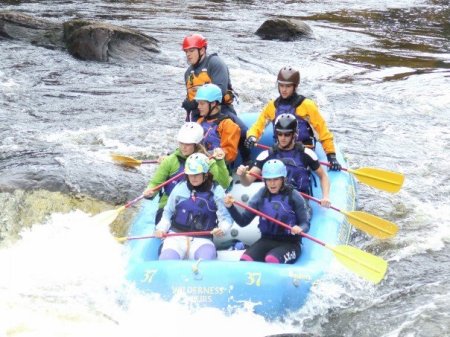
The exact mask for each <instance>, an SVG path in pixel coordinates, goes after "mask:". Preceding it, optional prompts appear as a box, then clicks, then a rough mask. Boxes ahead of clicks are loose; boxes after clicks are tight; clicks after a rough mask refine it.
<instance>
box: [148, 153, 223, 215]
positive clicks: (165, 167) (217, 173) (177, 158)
mask: <svg viewBox="0 0 450 337" xmlns="http://www.w3.org/2000/svg"><path fill="white" fill-rule="evenodd" d="M185 161H186V157H185V156H183V155H182V153H181V151H180V149H176V150H175V151H174V152H173V153H172V154H170V155H169V156H167V157H166V158H164V160H163V161H162V162H161V164H160V165H159V166H158V168H157V169H156V171H155V173H154V174H153V177H152V179H151V180H150V182H149V183H148V186H147V188H153V187H155V186H158V185H159V184H161V183H163V182H165V181H166V180H168V179H170V178H171V177H173V176H175V175H177V174H178V173H180V172H182V171H183V169H184V162H185ZM209 163H210V165H209V171H210V172H211V174H212V175H213V177H214V180H215V181H216V182H218V183H219V184H220V185H221V186H222V187H223V188H228V186H230V176H229V173H228V169H227V166H226V164H225V161H224V160H214V159H212V160H210V162H209ZM181 180H184V175H183V176H182V177H180V178H179V179H177V180H175V181H173V182H172V183H170V184H168V185H166V186H165V187H164V188H163V190H162V191H161V194H162V195H161V198H160V200H159V207H158V208H163V207H164V206H165V205H166V203H167V198H168V197H169V195H170V193H171V192H172V190H173V188H174V187H175V185H176V184H177V183H179V182H180V181H181Z"/></svg>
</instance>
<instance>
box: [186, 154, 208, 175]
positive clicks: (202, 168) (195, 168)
mask: <svg viewBox="0 0 450 337" xmlns="http://www.w3.org/2000/svg"><path fill="white" fill-rule="evenodd" d="M208 171H209V164H208V157H206V156H205V155H204V154H203V153H193V154H191V155H190V156H189V157H188V158H187V159H186V163H185V164H184V173H185V174H199V173H208Z"/></svg>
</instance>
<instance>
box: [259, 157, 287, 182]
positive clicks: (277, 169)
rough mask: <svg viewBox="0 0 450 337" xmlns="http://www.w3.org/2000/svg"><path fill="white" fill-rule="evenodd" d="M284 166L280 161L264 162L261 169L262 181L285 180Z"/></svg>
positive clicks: (285, 171)
mask: <svg viewBox="0 0 450 337" xmlns="http://www.w3.org/2000/svg"><path fill="white" fill-rule="evenodd" d="M286 176H287V170H286V166H285V165H284V163H283V162H282V161H281V160H278V159H270V160H268V161H266V162H265V164H264V165H263V168H262V177H263V178H264V179H274V178H281V177H283V178H286Z"/></svg>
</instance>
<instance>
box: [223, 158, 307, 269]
mask: <svg viewBox="0 0 450 337" xmlns="http://www.w3.org/2000/svg"><path fill="white" fill-rule="evenodd" d="M262 176H263V179H264V184H265V186H264V187H263V188H261V189H260V190H259V191H258V192H257V193H256V194H255V195H254V196H253V197H252V198H251V199H250V201H249V204H248V205H249V206H250V207H252V208H255V209H257V210H258V211H260V212H262V213H264V214H267V215H269V216H271V217H273V218H275V219H277V220H279V221H282V222H284V223H285V224H287V225H289V226H290V227H291V229H290V230H287V229H286V228H284V227H281V226H280V225H278V224H276V223H273V222H271V221H269V220H267V219H265V218H262V217H260V218H259V224H258V227H259V230H260V231H261V238H260V239H259V240H258V241H256V242H255V243H254V244H253V245H251V246H250V247H249V248H247V249H246V251H245V252H244V254H243V255H242V257H241V261H259V262H268V263H286V264H290V263H294V262H295V261H296V260H297V259H298V257H299V256H300V253H301V246H300V244H301V236H300V235H298V234H300V233H301V232H308V230H309V221H310V213H309V211H308V208H307V205H306V202H305V200H304V199H303V197H302V196H301V195H300V194H298V192H297V191H295V190H294V189H293V188H292V186H290V185H287V184H285V179H286V176H287V170H286V166H285V165H284V164H283V162H282V161H280V160H278V159H271V160H268V161H267V162H266V163H265V164H264V166H263V169H262ZM233 201H234V200H233V197H232V196H231V195H230V194H228V195H227V196H226V197H225V200H224V202H225V206H226V207H228V210H229V212H230V214H231V216H232V217H233V219H234V221H236V223H237V224H238V225H239V226H242V227H244V226H247V225H248V224H249V223H250V222H251V221H252V220H253V218H254V217H255V216H256V215H255V214H254V213H252V212H250V211H247V210H245V211H244V212H243V213H241V212H239V211H238V210H237V209H236V207H235V206H234V205H233Z"/></svg>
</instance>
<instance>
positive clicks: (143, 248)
mask: <svg viewBox="0 0 450 337" xmlns="http://www.w3.org/2000/svg"><path fill="white" fill-rule="evenodd" d="M240 117H241V118H242V120H243V121H244V122H245V123H246V125H251V124H252V123H253V122H254V121H255V119H256V117H257V114H241V115H240ZM260 142H261V143H262V144H267V145H271V144H272V142H273V138H272V126H271V125H269V126H268V127H267V128H266V130H265V133H264V137H263V139H261V141H260ZM257 152H260V150H258V151H257V150H255V153H253V155H254V156H256V155H257ZM316 152H317V154H318V156H319V159H320V160H321V161H326V156H325V153H324V152H323V149H322V147H321V146H320V143H319V144H318V145H317V146H316ZM337 155H338V160H339V161H340V162H341V163H344V162H345V161H344V158H343V157H342V155H341V154H340V153H339V152H338V153H337ZM329 178H330V181H331V191H330V199H331V202H332V204H333V206H335V207H338V208H340V209H343V210H347V211H352V210H354V209H355V207H356V193H355V192H356V191H355V186H356V185H355V181H354V179H353V178H352V176H351V175H349V174H347V173H344V172H329ZM314 180H315V182H316V183H315V184H314V183H313V188H312V190H313V195H314V196H315V197H317V198H319V199H320V198H321V191H320V184H319V179H318V177H315V179H313V182H314ZM261 186H262V183H257V182H255V183H253V184H252V185H251V186H249V187H244V186H242V185H241V184H239V183H238V182H235V183H234V185H233V188H232V189H231V191H230V193H232V194H233V196H234V197H235V198H236V200H239V201H242V202H246V201H248V199H249V197H251V196H252V195H253V194H254V193H255V192H256V191H257V190H258V189H259V188H260V187H261ZM157 206H158V200H156V199H154V200H151V201H150V200H145V201H144V202H143V204H142V207H141V209H140V212H139V213H138V215H137V217H136V219H135V220H134V222H133V223H132V225H131V227H130V231H129V236H144V235H149V234H151V233H152V232H153V230H154V226H155V224H154V218H155V212H156V210H157ZM311 206H312V208H313V218H312V222H311V229H310V231H309V233H308V234H310V235H311V236H313V237H315V238H318V239H319V240H322V241H323V242H326V243H327V244H332V245H337V244H346V243H347V242H348V239H349V235H350V231H351V226H350V224H349V223H347V222H346V220H345V216H344V215H343V214H341V213H339V212H336V211H333V210H331V209H324V208H321V207H320V206H319V205H318V204H316V203H314V202H311ZM259 237H260V233H259V231H258V228H257V218H255V220H254V221H253V222H252V224H251V225H249V226H247V227H244V228H241V227H239V226H238V225H237V224H234V225H233V228H232V230H231V231H230V233H229V234H228V235H227V236H226V237H223V238H220V240H217V241H215V242H216V246H217V248H218V259H217V260H216V261H201V260H200V261H192V260H181V261H158V249H159V247H160V244H161V241H160V240H159V239H155V238H153V239H143V240H131V241H129V242H128V243H127V245H128V247H129V250H130V257H129V263H128V272H127V277H128V279H129V280H130V281H131V282H133V283H134V284H135V286H136V287H137V288H138V289H141V290H142V291H145V292H151V293H157V294H159V295H160V296H161V297H162V298H163V299H165V300H177V301H179V302H181V303H186V304H188V305H193V306H211V307H217V308H220V309H222V310H224V311H226V312H229V313H231V312H233V311H234V310H235V309H236V308H242V307H244V306H245V307H247V308H248V307H251V308H253V310H254V312H255V313H257V314H260V315H262V316H264V317H266V318H269V319H273V318H277V317H281V316H283V315H284V314H286V312H288V311H292V310H297V309H299V308H300V307H301V306H302V305H303V304H304V303H305V301H306V300H307V297H308V293H309V289H310V287H311V284H312V283H313V282H315V281H316V280H317V279H319V278H320V277H321V276H322V274H323V273H324V272H326V270H327V268H328V267H329V264H330V262H331V261H332V259H334V256H333V254H332V252H330V251H329V250H327V249H325V248H324V247H322V246H321V245H319V244H317V243H315V242H313V241H311V240H308V239H306V238H304V239H303V247H302V255H301V256H300V258H299V259H298V260H297V262H296V263H295V264H292V265H282V264H280V265H279V264H268V263H261V262H239V258H240V256H241V255H242V253H243V250H236V249H235V245H233V244H234V243H235V242H237V241H240V242H243V243H244V244H247V245H250V244H252V243H253V242H255V241H256V240H257V239H258V238H259Z"/></svg>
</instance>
